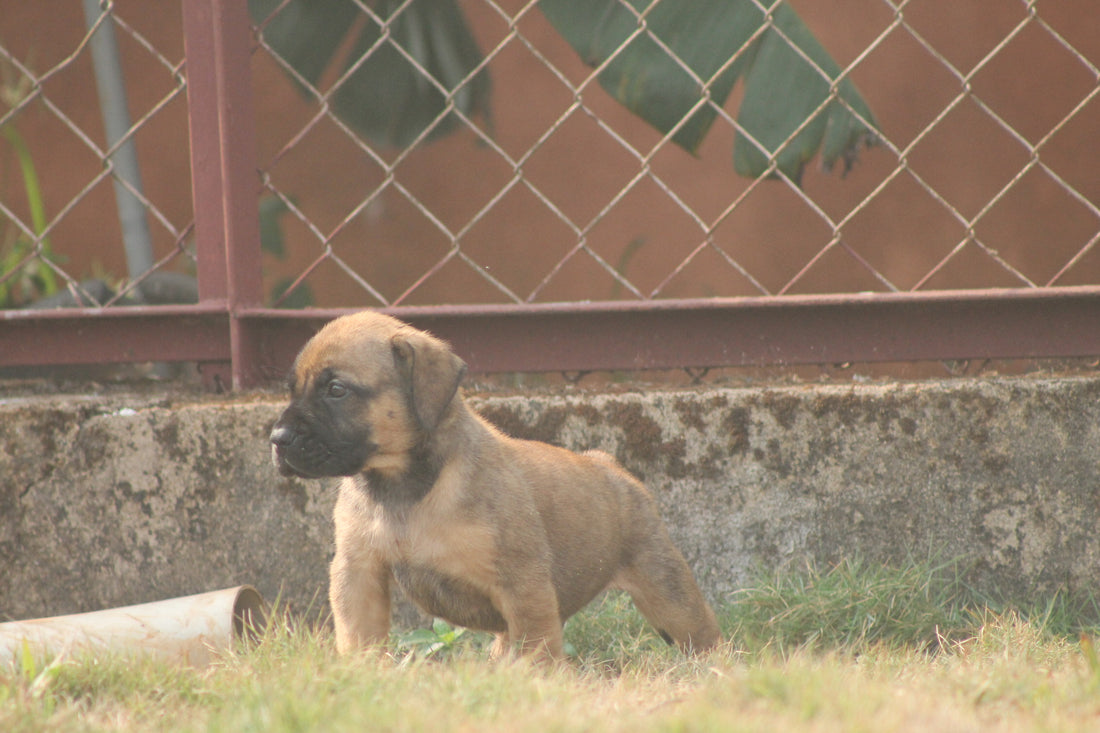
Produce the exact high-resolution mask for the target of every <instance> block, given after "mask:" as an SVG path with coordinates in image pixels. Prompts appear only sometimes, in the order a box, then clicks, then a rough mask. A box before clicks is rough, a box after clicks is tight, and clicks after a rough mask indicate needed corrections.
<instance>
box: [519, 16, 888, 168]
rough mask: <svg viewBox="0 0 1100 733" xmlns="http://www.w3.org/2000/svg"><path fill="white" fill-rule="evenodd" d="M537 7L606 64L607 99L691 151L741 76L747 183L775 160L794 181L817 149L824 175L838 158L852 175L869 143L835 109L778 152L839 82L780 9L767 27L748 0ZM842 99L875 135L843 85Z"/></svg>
mask: <svg viewBox="0 0 1100 733" xmlns="http://www.w3.org/2000/svg"><path fill="white" fill-rule="evenodd" d="M539 7H540V9H541V10H542V12H543V14H544V15H545V16H546V17H547V19H548V20H549V21H550V22H551V23H552V24H553V25H554V27H555V28H557V30H558V32H559V33H561V34H562V36H563V37H564V38H565V39H566V40H567V41H568V42H569V44H570V45H571V46H572V47H573V48H574V50H576V51H577V53H578V54H580V56H581V58H582V59H583V60H584V62H585V63H587V64H588V65H590V66H592V67H594V68H600V67H601V65H603V66H602V68H601V71H600V73H599V77H598V79H599V82H600V85H601V86H602V87H603V88H604V89H605V90H606V91H607V92H608V93H609V94H611V95H612V96H613V97H614V98H615V99H617V100H619V101H620V102H621V103H622V104H624V105H625V106H627V107H628V108H629V109H630V110H631V111H633V112H634V113H635V114H637V115H639V116H640V117H641V118H642V119H644V120H646V122H648V123H649V124H651V125H652V126H653V127H655V128H656V129H657V130H659V131H660V132H661V133H663V134H669V133H672V140H673V141H675V142H676V143H677V144H678V145H680V146H681V147H683V148H684V149H686V150H688V151H689V152H692V153H694V152H695V151H696V150H697V149H698V147H699V145H700V144H701V143H702V141H703V138H704V137H705V136H706V134H707V131H708V130H709V129H710V126H711V124H712V123H713V122H714V120H715V119H716V117H717V116H718V110H719V109H720V108H721V107H722V106H723V105H724V104H725V102H726V100H727V98H728V97H729V94H730V92H731V91H732V89H733V87H734V85H735V83H736V81H737V79H738V78H739V77H744V79H745V98H744V100H743V101H742V103H741V109H740V114H739V117H738V122H739V124H740V125H742V127H743V129H744V130H745V132H746V133H747V134H748V135H749V136H751V137H752V138H753V139H754V140H756V141H757V142H758V143H759V144H760V147H762V148H763V150H761V149H760V148H759V147H757V146H756V145H754V144H753V143H752V142H751V141H750V140H749V139H747V138H746V137H745V135H742V134H738V136H737V139H736V141H735V144H734V146H735V147H734V167H735V169H736V170H737V172H738V173H740V174H742V175H746V176H752V177H755V176H759V175H761V174H763V173H766V172H768V171H769V159H770V158H771V156H772V155H774V154H776V153H778V155H777V156H776V163H777V167H778V169H779V170H781V171H783V172H784V173H786V174H787V175H788V176H789V177H791V179H792V180H795V181H798V180H799V179H800V178H801V173H802V168H803V166H804V165H805V163H806V161H807V160H809V159H810V158H811V157H812V156H813V155H814V153H816V152H817V151H818V150H821V152H822V162H823V164H824V165H825V166H826V167H827V168H831V167H832V165H833V164H834V163H835V161H836V160H838V159H843V160H844V161H845V165H846V166H850V165H851V163H852V161H853V160H854V158H855V155H856V152H857V151H858V148H859V146H860V145H861V144H866V143H869V142H870V141H871V140H873V139H874V132H873V131H872V129H871V127H869V126H868V125H865V124H864V123H863V122H862V121H860V120H859V119H858V118H857V117H855V116H853V115H852V113H851V112H850V111H849V110H848V108H847V107H845V106H844V105H843V104H841V103H840V102H838V101H836V99H833V100H832V101H830V102H829V103H828V105H827V106H826V107H825V108H824V110H822V112H820V113H818V114H817V115H814V117H813V120H812V121H811V122H810V123H809V124H808V125H807V126H806V127H805V128H804V129H802V131H801V132H800V133H799V134H798V135H797V136H796V137H795V138H794V140H793V141H792V142H791V143H790V144H789V145H787V146H786V147H782V143H783V142H784V141H785V140H786V139H787V138H788V137H789V136H790V135H791V133H793V132H794V131H795V130H797V129H798V128H799V127H800V126H801V125H802V124H803V122H805V120H806V119H807V118H808V117H809V116H810V115H811V114H813V113H814V111H815V110H816V109H817V108H818V107H819V106H821V105H822V104H823V103H825V102H826V100H828V99H829V98H830V94H831V91H830V90H831V86H832V84H831V80H835V79H837V78H838V77H839V73H840V70H839V68H838V66H837V65H836V63H835V62H834V61H833V60H832V59H831V58H830V57H829V54H828V53H827V52H826V51H825V50H824V48H823V47H822V46H821V44H820V43H818V41H817V39H816V38H814V36H813V34H812V33H811V32H810V30H809V29H808V28H807V27H806V26H805V24H804V23H803V22H802V20H801V18H799V17H798V15H797V14H796V13H795V12H794V11H793V10H791V8H790V7H788V6H787V5H786V4H785V3H782V2H780V3H777V4H776V5H775V6H774V8H773V11H772V14H771V17H772V20H771V21H769V19H768V17H767V16H766V15H765V12H764V11H763V10H761V8H760V7H759V6H758V5H757V4H756V3H755V2H754V1H753V0H663V2H659V3H654V2H653V0H628V1H627V0H602V1H600V2H590V1H588V0H540V2H539ZM777 28H778V29H779V31H781V32H782V33H780V32H779V31H777V30H776V29H777ZM784 35H785V36H786V38H784ZM787 39H790V41H789V42H788V40H787ZM792 44H793V45H792ZM796 49H800V50H801V52H802V53H804V54H805V55H806V56H807V57H809V58H810V59H812V60H813V61H814V62H815V63H816V64H817V65H818V66H820V67H821V69H822V70H823V71H824V72H825V73H826V75H827V76H828V77H829V78H828V79H826V78H825V77H823V76H822V75H821V74H820V73H819V72H818V71H817V70H816V69H814V68H813V66H811V65H810V64H809V63H807V61H806V60H805V59H804V58H803V57H802V55H801V54H800V53H799V50H796ZM604 64H606V65H604ZM837 94H838V96H839V97H840V98H842V99H843V100H844V101H845V102H847V103H848V105H850V106H851V107H852V109H854V110H856V112H858V113H859V115H860V116H862V118H863V120H865V121H866V122H867V123H869V125H871V126H872V127H873V126H874V124H875V123H874V118H873V117H872V116H871V113H870V110H869V109H868V107H867V105H866V103H865V102H864V101H863V99H862V97H861V96H860V94H859V92H858V90H857V89H856V88H855V86H854V85H853V84H852V83H851V82H850V81H848V80H847V79H845V80H843V81H841V83H840V84H839V85H838V89H837Z"/></svg>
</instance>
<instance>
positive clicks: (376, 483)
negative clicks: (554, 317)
mask: <svg viewBox="0 0 1100 733" xmlns="http://www.w3.org/2000/svg"><path fill="white" fill-rule="evenodd" d="M465 371H466V365H465V363H463V361H462V360H461V359H459V358H458V357H457V356H455V354H454V353H453V352H452V351H451V350H450V348H449V347H448V346H447V345H446V344H444V343H443V342H442V341H439V340H438V339H436V338H434V337H432V336H430V335H429V334H427V333H424V332H423V331H418V330H416V329H414V328H412V327H411V326H408V325H406V324H404V323H401V322H400V321H398V320H395V319H393V318H390V317H388V316H384V315H380V314H376V313H370V312H364V313H358V314H355V315H351V316H345V317H343V318H339V319H337V320H335V321H333V322H331V323H329V324H328V325H327V326H325V327H324V328H323V329H322V330H321V331H320V332H319V333H317V335H315V336H314V337H313V338H312V339H311V340H310V341H309V343H307V344H306V346H305V347H304V348H303V349H302V352H301V353H300V354H299V355H298V358H297V360H296V361H295V364H294V371H293V375H292V378H291V402H290V405H289V406H288V407H287V408H286V410H285V411H284V412H283V414H282V416H281V417H280V418H279V421H278V422H277V423H276V424H275V427H274V429H273V430H272V432H271V443H272V457H273V459H274V461H275V465H276V466H277V467H278V468H279V471H280V472H282V473H283V474H284V475H296V476H302V477H305V478H318V477H322V476H345V477H346V478H344V480H343V482H342V483H341V485H340V493H339V498H338V499H337V502H336V510H335V525H336V555H335V558H334V559H333V561H332V566H331V569H330V588H329V597H330V601H331V603H332V612H333V617H334V619H335V625H336V643H337V646H338V648H339V649H340V651H341V652H347V651H349V650H352V649H355V648H358V647H362V646H367V645H372V644H378V643H380V642H383V641H384V640H385V639H386V636H387V634H388V632H389V626H390V584H391V582H392V581H394V580H396V582H397V583H398V584H399V585H400V586H401V588H402V589H403V590H404V591H405V593H406V595H407V596H408V597H409V598H410V599H412V600H413V601H414V602H415V603H416V604H417V605H419V606H420V607H421V608H422V609H424V610H425V611H426V612H428V613H430V614H432V615H435V616H439V617H442V618H444V619H446V620H448V621H450V622H451V623H453V624H457V625H459V626H466V627H469V628H473V629H483V630H487V631H493V632H496V634H497V640H496V643H495V644H494V647H493V654H494V656H496V655H499V654H501V653H504V652H505V651H506V650H508V649H509V648H510V647H511V646H512V645H513V644H515V645H518V646H519V647H520V649H521V650H522V651H524V652H529V651H535V652H538V653H541V654H549V655H550V656H553V657H560V656H561V655H562V624H563V623H564V621H565V619H567V618H569V617H570V616H571V615H573V614H574V613H576V612H577V611H578V610H579V609H580V608H582V607H583V606H584V605H585V604H587V603H588V602H589V601H590V600H592V598H593V597H595V596H596V595H597V594H598V593H599V592H600V591H602V590H604V589H605V588H608V587H615V588H622V589H624V590H626V591H628V592H629V593H630V595H631V596H632V597H633V599H634V602H635V604H637V606H638V609H639V610H640V611H641V612H642V614H643V615H644V616H645V617H646V618H647V619H648V620H649V621H650V623H652V624H653V625H654V626H655V627H656V628H657V629H658V630H659V632H660V634H661V636H662V637H664V639H665V640H666V641H669V642H670V643H671V642H672V641H675V642H676V644H677V645H679V647H680V648H681V649H683V650H685V651H690V650H700V649H706V648H708V647H711V646H714V645H715V644H716V643H717V642H718V641H720V638H721V637H720V634H719V631H718V625H717V623H716V622H715V619H714V613H713V612H712V611H711V609H710V607H709V606H708V605H707V603H706V601H705V600H704V599H703V595H702V593H700V591H699V587H698V586H697V585H696V583H695V579H694V578H693V577H692V574H691V571H690V570H689V569H688V566H687V563H686V562H685V561H684V558H683V556H682V555H681V554H680V552H679V551H678V550H677V549H676V547H675V546H673V544H672V541H671V540H670V538H669V535H668V532H667V531H666V529H665V527H664V524H663V523H662V522H661V519H660V517H659V516H658V514H657V507H656V504H655V502H654V500H653V498H652V497H651V496H650V495H649V493H648V492H647V491H646V489H645V487H643V486H642V484H641V483H639V482H638V481H637V480H636V479H634V478H633V477H632V476H630V475H629V474H628V473H627V472H626V471H625V470H624V469H623V468H622V467H620V466H619V465H618V463H616V462H615V460H614V459H613V458H612V457H611V456H609V455H607V454H605V453H600V452H589V453H584V454H576V453H572V452H570V451H567V450H565V449H562V448H556V447H553V446H550V445H547V444H545V443H538V442H533V441H526V440H516V439H513V438H510V437H507V436H505V435H503V434H501V433H500V432H499V431H497V430H496V429H495V428H493V427H492V426H491V425H489V424H488V423H487V422H485V420H483V419H482V418H481V417H480V416H479V415H477V414H475V413H474V412H472V411H471V410H470V409H469V408H468V407H467V406H466V404H465V402H463V400H462V396H461V394H459V382H460V381H461V380H462V376H463V374H464V373H465Z"/></svg>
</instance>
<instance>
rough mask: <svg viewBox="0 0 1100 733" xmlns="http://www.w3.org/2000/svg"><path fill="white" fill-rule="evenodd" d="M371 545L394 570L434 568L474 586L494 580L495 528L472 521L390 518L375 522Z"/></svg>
mask: <svg viewBox="0 0 1100 733" xmlns="http://www.w3.org/2000/svg"><path fill="white" fill-rule="evenodd" d="M369 542H370V544H371V548H372V550H373V551H374V552H376V553H379V554H380V555H381V556H382V557H383V558H384V559H385V560H386V563H387V564H388V565H390V566H391V567H396V566H399V565H400V566H405V567H417V568H425V569H431V570H432V571H434V572H437V573H440V574H442V575H448V576H454V577H460V578H464V579H466V580H468V581H469V582H471V583H473V584H474V585H475V586H488V585H489V584H491V583H492V582H493V580H494V578H495V574H496V571H495V568H496V557H497V542H496V536H495V533H494V532H493V531H492V529H491V528H490V527H489V526H487V525H483V524H479V523H477V522H473V521H469V520H466V521H463V520H461V519H458V518H456V517H440V516H437V515H433V514H425V515H419V514H417V513H415V512H414V513H412V514H410V515H407V516H387V515H385V514H379V515H378V516H376V517H375V520H374V522H372V527H371V531H370V532H369Z"/></svg>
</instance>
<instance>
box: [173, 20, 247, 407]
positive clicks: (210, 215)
mask: <svg viewBox="0 0 1100 733" xmlns="http://www.w3.org/2000/svg"><path fill="white" fill-rule="evenodd" d="M183 13H184V32H185V36H186V38H185V46H186V53H187V87H188V105H189V108H190V124H191V179H192V184H191V185H192V193H193V196H194V210H195V240H196V258H197V261H198V278H199V298H200V300H202V301H207V302H209V301H215V302H219V301H220V302H222V303H224V305H225V308H226V312H227V314H228V316H229V338H230V354H231V363H230V373H229V374H228V375H225V374H224V365H221V368H219V366H218V365H208V367H207V368H206V369H205V370H204V376H205V377H206V379H207V381H208V383H209V382H210V381H213V380H217V379H218V378H219V377H220V378H221V379H225V378H226V377H228V378H229V379H231V381H232V385H233V388H235V389H239V388H243V387H249V386H253V385H255V384H257V383H258V382H259V381H260V374H259V373H258V372H259V370H258V366H257V365H258V363H259V357H258V351H259V344H258V339H257V338H256V336H255V334H254V333H253V332H252V331H250V329H249V328H248V325H247V322H244V321H242V319H241V313H242V311H244V310H246V309H248V308H254V307H256V306H258V305H259V304H260V303H261V301H262V289H263V283H262V279H261V273H260V234H259V222H258V217H259V209H258V203H257V194H258V191H259V179H258V177H257V172H256V162H255V134H254V127H255V116H254V113H253V106H252V81H251V72H250V63H249V59H250V47H249V38H250V30H249V29H250V25H249V17H248V7H247V2H246V0H185V2H184V4H183Z"/></svg>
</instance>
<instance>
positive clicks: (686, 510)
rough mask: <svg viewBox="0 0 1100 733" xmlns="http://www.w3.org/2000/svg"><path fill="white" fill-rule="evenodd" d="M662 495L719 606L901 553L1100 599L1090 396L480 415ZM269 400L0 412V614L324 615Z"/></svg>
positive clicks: (39, 403)
mask: <svg viewBox="0 0 1100 733" xmlns="http://www.w3.org/2000/svg"><path fill="white" fill-rule="evenodd" d="M471 402H472V403H473V404H474V405H475V406H476V407H477V408H478V409H480V410H481V411H482V413H483V414H485V415H486V416H487V417H488V418H490V419H491V420H492V421H494V422H495V423H497V424H498V425H500V426H501V427H502V428H504V429H505V430H506V431H508V432H511V433H513V434H516V435H522V436H526V437H533V438H538V439H542V440H547V441H550V442H553V443H558V444H562V445H565V446H567V447H571V448H602V449H604V450H607V451H609V452H611V453H613V454H615V455H617V456H618V457H619V459H620V460H621V461H623V463H624V464H625V465H626V466H627V467H628V468H629V469H630V470H632V471H633V472H635V473H636V474H637V475H638V476H640V477H641V478H642V479H643V480H645V481H646V483H647V484H648V485H649V486H650V488H651V490H652V491H653V492H654V494H655V495H656V496H657V497H658V499H659V501H660V503H661V505H662V507H663V509H664V513H665V516H666V518H667V520H668V522H669V525H670V528H671V531H672V533H673V535H674V537H675V538H676V540H677V542H678V544H679V545H680V547H681V548H682V549H683V551H684V554H685V555H686V556H687V557H688V560H689V562H690V563H691V564H692V566H693V567H694V568H695V570H696V572H697V574H698V576H699V579H700V581H701V583H702V584H703V585H704V586H705V588H706V590H707V592H708V593H709V595H711V596H712V597H714V598H720V597H722V596H723V595H724V594H726V593H728V592H729V591H731V590H734V589H735V588H737V587H738V586H739V585H740V584H742V583H743V582H744V580H745V578H746V577H747V575H748V573H749V572H750V570H751V569H752V568H753V567H754V566H755V565H763V566H765V567H774V566H779V565H782V564H784V563H787V562H791V561H797V560H799V559H801V558H803V557H806V556H813V557H816V558H819V559H822V560H829V559H833V558H839V557H841V556H844V555H848V554H852V553H856V552H858V553H860V554H862V555H863V556H865V557H869V558H883V559H889V558H892V557H897V556H899V555H903V554H904V553H905V552H906V551H908V550H910V549H915V550H916V551H917V552H919V553H924V552H927V551H928V550H929V549H931V550H934V551H940V552H942V553H943V554H944V555H945V556H947V557H954V556H961V555H965V556H968V557H970V558H972V559H973V560H974V579H975V580H976V581H977V582H980V583H982V584H985V585H988V586H991V585H995V586H997V587H998V588H1000V589H1001V590H1002V591H1003V592H1006V593H1008V594H1010V595H1013V596H1018V597H1026V596H1027V595H1029V594H1034V593H1041V592H1049V591H1051V590H1053V589H1055V588H1058V587H1069V588H1073V589H1076V588H1086V589H1087V588H1091V589H1097V585H1098V572H1097V571H1098V561H1100V533H1098V532H1097V527H1098V526H1100V490H1098V489H1100V380H1096V379H1085V378H1072V379H1043V380H1040V379H1005V380H988V379H983V380H978V381H952V382H944V383H921V384H898V385H888V386H871V385H856V386H817V385H814V386H798V387H782V388H769V389H711V390H702V391H653V392H644V393H643V392H623V393H618V394H595V395H593V394H569V395H564V396H552V395H530V396H522V397H498V396H489V397H485V398H480V399H475V398H471ZM281 406H282V400H281V398H279V397H276V396H255V395H253V396H249V397H244V398H240V399H235V400H213V399H204V400H195V401H191V402H187V403H183V402H179V401H178V400H176V401H172V400H169V399H167V398H160V399H151V398H149V397H140V396H134V395H122V396H118V395H115V396H111V397H95V396H71V395H70V396H55V397H34V398H9V399H0V619H7V618H23V617H32V616H42V615H52V614H59V613H70V612H77V611H83V610H91V609H96V608H103V607H109V606H116V605H121V604H127V603H135V602H142V601H149V600H156V599H161V598H168V597H172V596H177V595H183V594H188V593H194V592H199V591H204V590H211V589H215V588H220V587H225V586H230V585H236V584H239V583H245V582H247V583H252V584H254V585H256V586H257V587H258V588H259V589H260V591H261V592H262V593H263V594H264V595H265V596H266V597H268V598H273V597H275V596H276V595H277V594H280V593H281V595H282V597H283V598H284V599H285V600H287V601H289V602H290V603H292V604H293V605H294V606H295V607H296V608H299V609H302V608H304V607H306V606H308V605H309V604H310V602H311V600H313V599H314V598H316V599H317V602H318V603H323V599H324V594H325V572H326V566H327V562H328V559H329V557H330V553H331V547H330V543H331V527H330V520H329V512H330V509H331V504H332V500H333V498H334V497H333V491H332V485H331V484H330V483H321V482H304V481H298V480H293V479H287V478H282V477H280V476H278V475H277V474H276V472H275V471H274V469H273V468H272V467H271V465H270V462H269V459H268V448H267V440H266V436H267V433H268V431H269V429H270V427H271V425H272V423H273V422H274V420H275V418H276V416H277V414H278V412H279V410H280V409H281Z"/></svg>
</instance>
